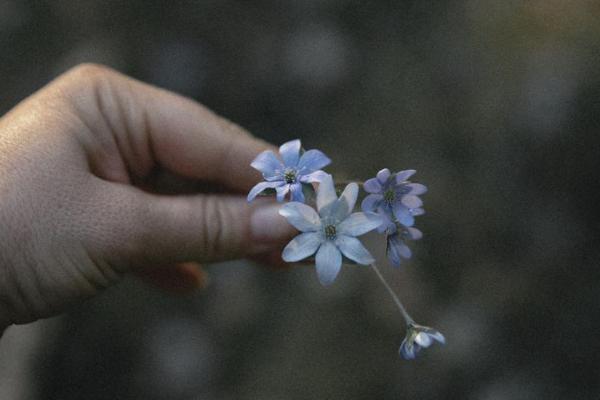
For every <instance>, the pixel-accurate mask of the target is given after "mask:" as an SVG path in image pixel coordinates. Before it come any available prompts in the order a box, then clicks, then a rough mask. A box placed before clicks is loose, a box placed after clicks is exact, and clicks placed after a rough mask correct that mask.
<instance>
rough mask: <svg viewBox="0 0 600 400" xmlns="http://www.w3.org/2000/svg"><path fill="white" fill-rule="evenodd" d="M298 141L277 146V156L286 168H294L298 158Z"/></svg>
mask: <svg viewBox="0 0 600 400" xmlns="http://www.w3.org/2000/svg"><path fill="white" fill-rule="evenodd" d="M300 146H301V144H300V140H298V139H296V140H290V141H289V142H286V143H284V144H282V145H281V146H279V155H280V156H281V159H282V160H283V165H285V166H286V167H295V166H296V165H298V159H299V158H300Z"/></svg>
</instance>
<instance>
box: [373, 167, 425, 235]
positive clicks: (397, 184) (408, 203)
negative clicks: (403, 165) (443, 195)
mask: <svg viewBox="0 0 600 400" xmlns="http://www.w3.org/2000/svg"><path fill="white" fill-rule="evenodd" d="M415 172H416V171H415V170H413V169H409V170H406V171H400V172H398V173H396V174H392V173H391V172H390V170H389V169H387V168H385V169H382V170H381V171H379V172H378V173H377V176H376V177H375V178H371V179H369V180H367V181H366V182H365V183H364V185H363V187H364V189H365V191H366V192H367V193H369V195H368V196H367V197H365V199H364V200H363V202H362V210H363V211H376V210H378V211H381V212H384V213H385V214H387V215H389V216H393V217H394V218H395V219H396V220H397V221H399V222H400V223H401V224H402V225H404V226H412V225H413V224H414V221H415V220H414V216H415V215H421V214H423V209H422V208H421V206H422V205H423V202H422V201H421V199H420V198H419V197H418V196H419V195H421V194H423V193H425V192H427V187H425V185H421V184H420V183H412V182H410V181H408V178H410V177H411V176H412V175H413V174H414V173H415Z"/></svg>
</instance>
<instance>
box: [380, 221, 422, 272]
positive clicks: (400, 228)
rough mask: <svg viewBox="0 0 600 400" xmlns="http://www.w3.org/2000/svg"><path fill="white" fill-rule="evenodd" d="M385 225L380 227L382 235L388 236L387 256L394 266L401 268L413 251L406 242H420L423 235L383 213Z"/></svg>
mask: <svg viewBox="0 0 600 400" xmlns="http://www.w3.org/2000/svg"><path fill="white" fill-rule="evenodd" d="M381 216H382V217H383V221H384V222H383V223H382V224H381V225H380V226H379V228H378V230H380V231H381V232H380V233H383V232H385V233H386V234H387V237H386V242H387V247H386V254H387V257H388V259H389V260H390V262H391V263H392V265H393V266H395V267H399V266H400V264H401V262H402V259H403V258H405V259H409V258H410V257H411V256H412V251H411V250H410V248H409V247H408V246H407V245H406V240H419V239H421V238H422V237H423V233H421V231H420V230H418V229H417V228H414V227H412V226H404V225H402V224H401V223H400V222H398V221H393V220H392V218H390V216H388V215H387V214H386V213H384V212H381ZM382 228H383V230H382Z"/></svg>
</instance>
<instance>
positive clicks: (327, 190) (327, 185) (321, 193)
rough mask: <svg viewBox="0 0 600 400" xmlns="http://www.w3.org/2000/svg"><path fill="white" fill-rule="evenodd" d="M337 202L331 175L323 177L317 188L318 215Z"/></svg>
mask: <svg viewBox="0 0 600 400" xmlns="http://www.w3.org/2000/svg"><path fill="white" fill-rule="evenodd" d="M336 200H337V195H336V194H335V187H334V186H333V178H332V177H331V175H329V174H328V175H327V176H325V177H323V180H322V181H321V183H320V184H319V187H318V188H317V210H318V211H319V213H321V211H322V210H323V209H324V208H325V207H327V206H330V205H331V204H333V203H334V202H335V201H336Z"/></svg>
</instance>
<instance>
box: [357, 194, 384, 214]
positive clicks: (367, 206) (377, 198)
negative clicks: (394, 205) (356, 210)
mask: <svg viewBox="0 0 600 400" xmlns="http://www.w3.org/2000/svg"><path fill="white" fill-rule="evenodd" d="M381 200H383V196H382V195H380V194H369V195H367V197H365V198H364V200H363V201H362V204H361V206H360V208H361V209H362V210H363V211H375V210H376V209H377V207H379V203H380V202H381Z"/></svg>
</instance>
